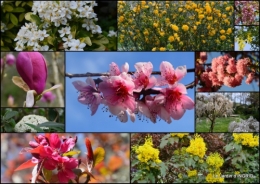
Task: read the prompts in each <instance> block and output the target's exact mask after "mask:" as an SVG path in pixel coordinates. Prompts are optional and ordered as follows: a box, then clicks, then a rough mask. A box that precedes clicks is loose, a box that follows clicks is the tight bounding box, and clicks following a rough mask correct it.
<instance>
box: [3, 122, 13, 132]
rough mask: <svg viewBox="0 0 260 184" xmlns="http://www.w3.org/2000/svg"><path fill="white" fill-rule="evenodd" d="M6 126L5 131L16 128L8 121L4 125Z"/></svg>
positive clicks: (11, 130)
mask: <svg viewBox="0 0 260 184" xmlns="http://www.w3.org/2000/svg"><path fill="white" fill-rule="evenodd" d="M4 127H5V131H6V132H14V128H13V126H12V125H11V124H9V123H6V124H5V125H4Z"/></svg>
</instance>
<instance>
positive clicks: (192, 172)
mask: <svg viewBox="0 0 260 184" xmlns="http://www.w3.org/2000/svg"><path fill="white" fill-rule="evenodd" d="M187 174H188V177H192V176H197V175H198V173H197V170H191V171H187Z"/></svg>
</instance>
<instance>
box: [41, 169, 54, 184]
mask: <svg viewBox="0 0 260 184" xmlns="http://www.w3.org/2000/svg"><path fill="white" fill-rule="evenodd" d="M42 172H43V176H44V178H45V180H46V181H48V182H49V181H50V180H51V177H52V171H51V170H47V169H45V168H43V169H42Z"/></svg>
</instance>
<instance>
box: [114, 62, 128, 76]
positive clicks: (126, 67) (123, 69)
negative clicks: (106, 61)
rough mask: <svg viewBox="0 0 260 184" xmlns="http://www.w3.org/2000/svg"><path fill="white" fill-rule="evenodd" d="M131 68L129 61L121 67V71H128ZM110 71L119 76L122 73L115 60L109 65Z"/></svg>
mask: <svg viewBox="0 0 260 184" xmlns="http://www.w3.org/2000/svg"><path fill="white" fill-rule="evenodd" d="M128 70H129V64H128V63H125V64H124V65H122V67H121V71H122V72H126V73H127V72H128ZM109 73H110V75H111V76H118V75H120V73H121V72H120V69H119V67H118V65H117V64H116V63H114V62H112V63H111V64H110V65H109Z"/></svg>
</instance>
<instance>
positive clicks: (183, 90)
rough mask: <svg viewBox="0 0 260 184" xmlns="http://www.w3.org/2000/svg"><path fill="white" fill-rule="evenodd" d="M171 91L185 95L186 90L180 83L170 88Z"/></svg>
mask: <svg viewBox="0 0 260 184" xmlns="http://www.w3.org/2000/svg"><path fill="white" fill-rule="evenodd" d="M171 89H174V91H178V92H180V93H182V94H187V89H186V87H185V86H184V85H183V84H181V83H177V84H176V85H174V87H173V88H171Z"/></svg>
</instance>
